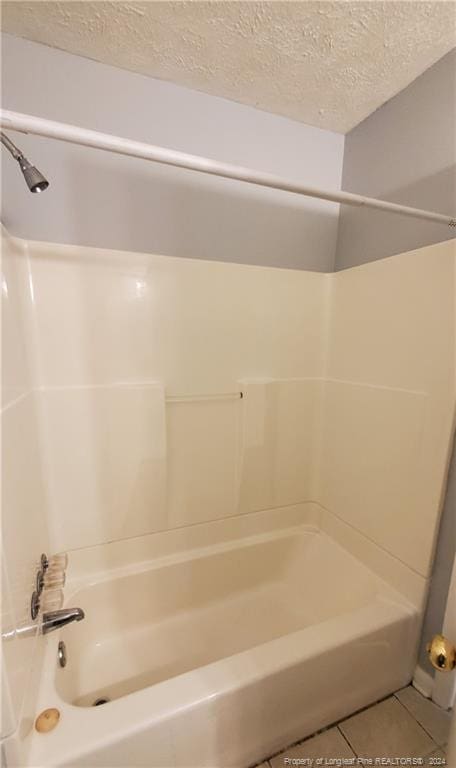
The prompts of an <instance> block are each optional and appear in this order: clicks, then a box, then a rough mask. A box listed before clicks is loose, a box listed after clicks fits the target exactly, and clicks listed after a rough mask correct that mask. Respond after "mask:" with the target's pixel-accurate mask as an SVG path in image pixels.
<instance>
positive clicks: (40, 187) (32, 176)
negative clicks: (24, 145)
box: [0, 132, 49, 192]
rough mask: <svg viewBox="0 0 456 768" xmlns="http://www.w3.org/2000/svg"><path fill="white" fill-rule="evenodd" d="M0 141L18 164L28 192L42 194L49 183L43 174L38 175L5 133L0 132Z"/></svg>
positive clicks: (37, 171) (36, 169)
mask: <svg viewBox="0 0 456 768" xmlns="http://www.w3.org/2000/svg"><path fill="white" fill-rule="evenodd" d="M0 140H1V142H2V144H3V145H4V146H5V147H6V148H7V150H8V152H10V153H11V155H12V156H13V157H14V159H15V160H17V162H18V163H19V167H20V169H21V171H22V173H23V174H24V179H25V182H26V184H27V186H28V188H29V190H30V192H44V190H45V189H47V188H48V186H49V182H48V181H47V179H45V178H44V176H43V174H42V173H40V171H39V170H38V168H35V166H34V165H32V164H31V163H30V162H29V161H28V160H27V158H26V157H25V155H23V154H22V152H21V150H20V149H18V148H17V147H16V145H15V144H13V142H12V141H11V139H9V138H8V136H7V135H6V134H5V133H3V132H0Z"/></svg>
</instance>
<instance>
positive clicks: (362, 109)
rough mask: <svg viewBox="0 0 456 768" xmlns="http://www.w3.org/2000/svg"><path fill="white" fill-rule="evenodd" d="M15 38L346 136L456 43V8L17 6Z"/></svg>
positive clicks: (7, 20) (9, 8) (396, 4)
mask: <svg viewBox="0 0 456 768" xmlns="http://www.w3.org/2000/svg"><path fill="white" fill-rule="evenodd" d="M2 11H3V14H2V16H3V18H2V26H3V29H4V31H6V32H9V33H11V34H14V35H19V36H21V37H26V38H28V39H30V40H35V41H37V42H40V43H45V44H46V45H50V46H53V47H55V48H61V49H63V50H65V51H69V52H71V53H75V54H79V55H81V56H87V57H89V58H92V59H96V60H97V61H102V62H104V63H106V64H112V65H114V66H117V67H122V68H124V69H128V70H132V71H134V72H140V73H142V74H146V75H150V76H152V77H157V78H161V79H163V80H169V81H172V82H173V83H178V84H180V85H185V86H189V87H190V88H195V89H197V90H200V91H205V92H206V93H211V94H214V95H217V96H223V97H225V98H228V99H232V100H234V101H239V102H242V103H244V104H250V105H252V106H255V107H258V108H260V109H264V110H267V111H269V112H275V113H277V114H281V115H286V116H287V117H291V118H294V119H296V120H301V121H302V122H305V123H309V124H310V125H315V126H318V127H321V128H327V129H330V130H334V131H340V132H342V133H345V132H346V131H348V130H350V129H351V128H352V127H353V126H355V125H357V124H358V123H359V122H360V121H361V120H363V119H364V118H365V117H367V115H369V114H370V113H371V112H373V111H374V110H375V109H377V107H379V106H380V105H381V104H383V103H384V102H385V101H387V100H388V99H389V98H391V97H392V96H394V95H395V94H396V93H398V92H399V91H400V90H402V88H404V87H405V86H407V85H408V84H409V83H410V82H411V81H412V80H414V79H415V78H416V77H417V76H418V75H420V74H421V73H422V72H424V70H426V69H427V68H428V67H429V66H431V65H432V64H433V63H434V62H435V61H437V60H438V59H439V58H441V57H442V56H443V55H444V54H445V53H447V52H448V51H449V50H450V49H451V48H453V47H454V46H455V45H456V3H455V2H453V0H447V1H446V2H437V1H436V0H434V1H433V2H416V1H415V2H402V1H399V0H397V1H395V0H389V2H380V1H377V0H371V1H370V2H364V1H363V0H359V1H357V2H348V1H347V2H343V1H342V0H338V1H336V2H313V1H312V0H303V1H302V2H299V1H297V2H293V1H291V2H279V1H276V2H199V1H197V0H193V1H191V2H142V3H141V2H90V1H88V2H36V1H35V2H22V1H20V0H16V1H15V2H3V3H2Z"/></svg>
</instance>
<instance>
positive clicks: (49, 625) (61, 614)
mask: <svg viewBox="0 0 456 768" xmlns="http://www.w3.org/2000/svg"><path fill="white" fill-rule="evenodd" d="M83 618H84V611H83V610H82V609H81V608H62V609H61V610H60V611H49V612H48V613H43V624H42V626H41V631H42V633H43V635H47V633H48V632H53V631H54V629H60V628H61V627H64V626H65V625H66V624H70V623H71V622H72V621H81V620H82V619H83Z"/></svg>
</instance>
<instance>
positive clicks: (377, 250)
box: [336, 50, 456, 269]
mask: <svg viewBox="0 0 456 768" xmlns="http://www.w3.org/2000/svg"><path fill="white" fill-rule="evenodd" d="M455 148H456V50H453V51H451V52H450V53H449V54H447V55H446V56H444V57H443V59H440V61H438V62H437V64H435V65H434V66H433V67H431V68H430V69H428V70H427V72H425V73H424V74H423V75H421V77H419V78H417V79H416V80H415V81H414V82H413V83H412V84H411V85H409V87H408V88H406V89H405V90H403V91H402V92H401V93H399V94H398V95H397V96H395V98H393V99H391V100H390V101H389V102H387V103H386V104H384V105H383V107H381V108H380V109H378V110H377V111H376V112H374V113H373V114H372V115H371V116H370V117H368V118H367V119H366V120H364V121H363V122H362V123H360V125H358V126H357V127H356V128H354V129H353V130H352V131H351V132H350V133H349V134H347V136H346V138H345V155H344V170H343V177H342V189H344V190H346V191H347V192H357V193H359V194H360V195H368V196H370V197H380V198H384V199H385V200H391V201H393V202H395V203H402V204H404V205H411V206H415V207H417V208H427V209H428V210H431V211H432V210H434V211H438V212H440V213H447V214H450V215H451V214H453V215H454V214H455V213H456V176H455V167H456V149H455ZM454 232H455V230H454V229H450V228H449V227H447V226H446V225H443V224H442V225H441V224H434V223H428V222H424V221H419V220H418V219H408V218H406V217H404V216H393V215H392V214H384V213H379V212H378V211H373V210H366V209H360V208H348V207H347V206H342V209H341V213H340V221H339V234H338V242H337V251H336V269H345V268H346V267H351V266H355V265H356V264H363V263H365V262H368V261H374V260H375V259H382V258H384V257H385V256H391V255H392V254H394V253H402V252H404V251H410V250H412V249H413V248H421V247H422V246H424V245H429V244H431V243H437V242H440V241H441V240H449V239H450V238H451V237H452V236H453V237H454Z"/></svg>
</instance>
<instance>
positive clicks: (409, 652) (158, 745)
mask: <svg viewBox="0 0 456 768" xmlns="http://www.w3.org/2000/svg"><path fill="white" fill-rule="evenodd" d="M67 602H68V603H69V604H71V605H78V606H80V607H81V608H83V609H84V611H85V613H86V618H85V620H84V621H83V622H80V623H79V624H73V625H70V626H68V627H66V628H65V629H64V630H63V631H62V632H61V633H60V634H58V633H54V635H49V640H48V644H49V647H48V649H47V661H46V666H47V668H49V667H50V666H51V668H52V669H54V670H55V672H54V673H53V675H51V674H47V673H46V674H45V679H44V680H43V684H42V691H41V694H40V708H44V707H45V706H49V707H57V708H58V709H59V710H60V712H61V718H60V722H59V724H58V726H57V727H56V729H55V730H54V731H52V732H51V733H49V734H46V735H42V734H36V733H35V734H34V735H33V737H32V739H33V743H32V749H31V762H32V764H33V765H35V766H36V765H41V766H51V765H77V766H122V767H125V766H148V767H149V768H152V767H153V768H168V767H170V768H171V766H173V767H175V766H186V767H189V766H194V767H195V768H203V766H236V768H247V766H249V765H252V764H255V763H257V762H260V761H261V760H262V759H263V758H264V757H266V756H268V755H270V754H272V753H274V752H277V751H279V750H280V749H281V748H284V747H285V746H287V745H288V744H290V743H292V742H294V741H296V740H298V739H301V738H303V737H305V736H306V735H308V734H310V733H312V732H314V731H315V730H317V729H319V728H321V727H323V726H325V725H328V724H329V723H331V722H334V721H336V720H338V719H340V718H342V717H344V716H346V715H348V714H349V713H351V712H353V711H354V710H356V709H358V708H360V707H363V706H365V705H367V704H369V703H371V702H372V701H374V700H376V699H378V698H380V697H382V696H385V695H387V694H388V693H390V692H391V691H393V690H395V689H397V688H399V687H401V686H402V685H405V684H407V683H408V682H409V680H410V678H411V675H412V671H413V666H414V661H415V648H416V641H417V632H418V629H419V621H418V616H419V613H418V610H417V609H416V608H414V607H413V606H412V605H411V603H409V602H408V601H407V599H406V598H405V597H403V596H402V595H401V594H399V593H398V592H396V591H395V590H394V589H392V588H391V587H390V586H388V585H387V584H386V583H385V582H384V581H382V580H381V579H380V578H379V577H377V576H376V575H375V574H374V573H373V572H372V571H370V570H369V569H368V568H367V567H366V566H365V565H363V564H362V563H361V562H360V561H358V560H357V559H355V558H354V557H353V556H352V555H351V554H349V553H348V552H347V551H346V550H344V549H343V548H342V547H341V546H339V544H337V543H336V542H335V541H333V540H332V539H331V538H329V537H328V536H327V535H326V534H324V533H322V532H319V531H317V530H315V529H312V528H309V527H306V526H297V527H293V528H288V529H285V530H275V531H270V532H268V533H262V534H257V535H253V536H248V537H246V538H244V539H242V540H236V541H231V542H225V543H219V544H214V545H212V546H209V547H203V548H199V549H194V550H190V551H186V552H180V553H175V554H173V555H170V556H167V557H161V558H156V559H152V560H150V561H149V562H142V563H141V564H138V565H136V566H135V567H132V566H130V567H129V568H127V569H123V570H113V571H111V572H110V576H109V578H107V577H106V574H105V576H104V577H97V578H94V579H92V583H91V584H90V585H86V586H84V587H83V588H82V589H79V590H78V591H77V592H76V593H75V594H72V595H70V596H69V599H68V600H67ZM60 639H63V640H64V641H65V643H66V647H67V653H68V663H67V666H66V667H65V668H64V669H61V668H59V667H58V666H57V663H56V656H57V643H58V641H59V640H60ZM100 698H109V699H110V702H109V703H107V704H104V705H102V706H96V707H94V706H92V705H93V703H94V702H95V701H96V700H97V699H100Z"/></svg>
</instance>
